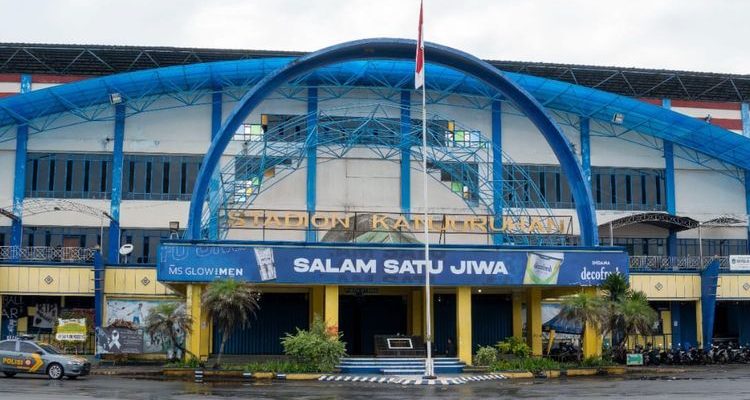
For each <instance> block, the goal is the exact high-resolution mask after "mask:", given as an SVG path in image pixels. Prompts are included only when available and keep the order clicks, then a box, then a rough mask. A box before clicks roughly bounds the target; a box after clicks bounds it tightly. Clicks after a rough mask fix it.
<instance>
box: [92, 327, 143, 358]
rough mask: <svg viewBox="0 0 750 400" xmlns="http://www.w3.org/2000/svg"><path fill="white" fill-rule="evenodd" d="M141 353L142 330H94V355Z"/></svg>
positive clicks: (114, 328) (107, 328)
mask: <svg viewBox="0 0 750 400" xmlns="http://www.w3.org/2000/svg"><path fill="white" fill-rule="evenodd" d="M140 353H143V330H142V329H130V328H125V327H117V326H108V327H102V328H96V354H140Z"/></svg>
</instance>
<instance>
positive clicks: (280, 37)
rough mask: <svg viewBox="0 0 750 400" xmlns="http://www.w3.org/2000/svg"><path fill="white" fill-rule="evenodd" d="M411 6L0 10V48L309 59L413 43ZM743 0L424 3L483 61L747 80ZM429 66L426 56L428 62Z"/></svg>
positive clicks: (211, 1)
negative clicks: (343, 47)
mask: <svg viewBox="0 0 750 400" xmlns="http://www.w3.org/2000/svg"><path fill="white" fill-rule="evenodd" d="M418 8H419V0H202V1H193V0H185V1H176V0H147V1H146V0H120V1H109V0H0V41H2V42H29V43H63V44H73V43H78V44H80V43H85V44H118V45H141V46H184V47H213V48H243V49H270V50H302V51H312V50H316V49H319V48H322V47H326V46H329V45H332V44H335V43H339V42H343V41H347V40H352V39H361V38H367V37H406V38H415V36H416V25H417V14H418ZM749 19H750V1H746V0H617V1H614V0H560V1H552V0H452V1H451V0H426V4H425V37H426V40H428V41H432V42H437V43H440V44H444V45H448V46H452V47H456V48H459V49H461V50H464V51H467V52H470V53H473V54H474V55H476V56H478V57H481V58H485V59H498V60H519V61H543V62H554V63H573V64H592V65H615V66H620V67H643V68H666V69H683V70H695V71H710V72H732V73H741V74H747V73H750V68H748V67H749V66H750V51H749V48H750V46H748V44H749V43H750V23H748V20H749ZM428 60H429V54H428Z"/></svg>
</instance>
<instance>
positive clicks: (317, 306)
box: [310, 286, 325, 325]
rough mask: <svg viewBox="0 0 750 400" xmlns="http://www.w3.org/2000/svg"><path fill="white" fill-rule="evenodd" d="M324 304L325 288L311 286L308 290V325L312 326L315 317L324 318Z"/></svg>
mask: <svg viewBox="0 0 750 400" xmlns="http://www.w3.org/2000/svg"><path fill="white" fill-rule="evenodd" d="M324 302H325V288H324V287H323V286H313V287H312V288H311V289H310V324H311V325H312V322H313V320H314V319H315V316H316V315H317V316H319V317H320V318H323V317H325V310H324V309H323V304H324Z"/></svg>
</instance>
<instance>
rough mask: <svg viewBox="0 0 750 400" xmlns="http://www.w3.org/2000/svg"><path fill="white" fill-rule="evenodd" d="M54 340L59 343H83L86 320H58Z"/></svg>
mask: <svg viewBox="0 0 750 400" xmlns="http://www.w3.org/2000/svg"><path fill="white" fill-rule="evenodd" d="M57 321H58V325H57V333H55V339H56V340H59V341H61V342H85V341H86V318H79V319H58V320H57Z"/></svg>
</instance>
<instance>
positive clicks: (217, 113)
mask: <svg viewBox="0 0 750 400" xmlns="http://www.w3.org/2000/svg"><path fill="white" fill-rule="evenodd" d="M221 96H222V93H221V87H215V88H214V91H213V93H212V94H211V140H212V141H213V140H214V137H215V136H216V133H217V132H219V128H221V112H222V110H221V100H222V98H221ZM218 192H219V171H218V170H217V171H215V172H214V174H213V175H212V176H211V186H210V187H209V189H208V205H209V208H210V216H209V219H208V221H209V222H208V238H209V239H211V240H217V239H219V206H220V204H218V202H219V199H218V198H217V197H216V196H217V193H218Z"/></svg>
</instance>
